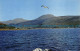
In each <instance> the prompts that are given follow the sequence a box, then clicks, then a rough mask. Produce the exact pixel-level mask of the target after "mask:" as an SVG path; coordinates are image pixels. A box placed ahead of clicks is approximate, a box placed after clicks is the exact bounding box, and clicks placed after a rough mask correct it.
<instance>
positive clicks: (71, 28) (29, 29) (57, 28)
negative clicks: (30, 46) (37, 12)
mask: <svg viewBox="0 0 80 51" xmlns="http://www.w3.org/2000/svg"><path fill="white" fill-rule="evenodd" d="M35 29H74V28H34V30H35ZM6 30H33V29H0V31H6Z"/></svg>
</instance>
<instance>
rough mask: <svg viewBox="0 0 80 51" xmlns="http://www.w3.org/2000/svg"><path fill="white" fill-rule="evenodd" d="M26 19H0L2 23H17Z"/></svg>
mask: <svg viewBox="0 0 80 51" xmlns="http://www.w3.org/2000/svg"><path fill="white" fill-rule="evenodd" d="M25 21H27V20H25V19H22V18H16V19H14V20H9V21H2V23H4V24H17V23H21V22H25Z"/></svg>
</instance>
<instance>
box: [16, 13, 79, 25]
mask: <svg viewBox="0 0 80 51" xmlns="http://www.w3.org/2000/svg"><path fill="white" fill-rule="evenodd" d="M16 25H80V16H54V15H52V14H46V15H42V16H40V17H39V18H37V19H34V20H30V21H25V22H21V23H18V24H16Z"/></svg>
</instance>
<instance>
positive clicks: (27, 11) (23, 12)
mask: <svg viewBox="0 0 80 51" xmlns="http://www.w3.org/2000/svg"><path fill="white" fill-rule="evenodd" d="M42 5H45V6H47V7H49V9H47V8H43V7H41V6H42ZM44 14H53V15H54V16H66V15H71V16H77V15H80V0H0V21H7V20H12V19H15V18H24V19H27V20H32V19H36V18H38V17H40V16H41V15H44Z"/></svg>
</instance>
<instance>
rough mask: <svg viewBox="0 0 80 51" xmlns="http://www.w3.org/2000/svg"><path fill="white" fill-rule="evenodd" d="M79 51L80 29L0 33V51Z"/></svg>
mask: <svg viewBox="0 0 80 51" xmlns="http://www.w3.org/2000/svg"><path fill="white" fill-rule="evenodd" d="M36 48H41V49H51V50H52V51H80V29H79V28H76V29H75V28H73V29H35V30H12V31H0V51H33V50H34V49H36Z"/></svg>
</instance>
